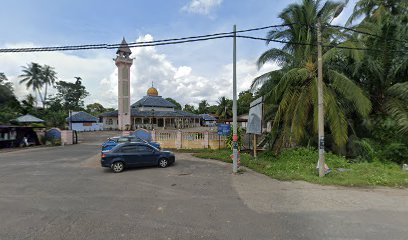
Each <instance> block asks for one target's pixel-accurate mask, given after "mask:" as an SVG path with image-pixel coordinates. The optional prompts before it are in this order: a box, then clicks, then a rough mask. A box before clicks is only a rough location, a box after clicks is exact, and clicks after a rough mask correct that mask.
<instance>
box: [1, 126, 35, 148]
mask: <svg viewBox="0 0 408 240" xmlns="http://www.w3.org/2000/svg"><path fill="white" fill-rule="evenodd" d="M38 144H40V142H39V141H38V137H37V134H36V133H35V132H34V130H33V128H32V127H23V126H10V125H0V148H9V147H19V146H28V145H38Z"/></svg>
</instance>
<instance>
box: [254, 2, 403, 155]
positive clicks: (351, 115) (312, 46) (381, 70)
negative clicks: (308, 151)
mask: <svg viewBox="0 0 408 240" xmlns="http://www.w3.org/2000/svg"><path fill="white" fill-rule="evenodd" d="M342 7H343V3H337V2H331V1H326V2H324V3H323V2H322V1H320V0H303V1H302V2H301V3H299V4H297V3H296V4H291V5H289V6H288V7H287V8H286V9H284V10H283V11H282V12H281V13H280V15H279V18H280V19H281V20H282V23H283V24H288V25H287V26H285V27H281V28H278V29H274V30H271V31H270V32H269V33H268V35H267V38H268V39H271V40H280V41H285V42H287V43H285V44H283V45H282V47H281V48H271V49H269V50H268V51H266V52H265V53H263V54H262V55H261V56H260V57H259V59H258V65H259V66H262V65H263V64H265V63H266V62H269V61H273V62H276V63H278V64H279V66H280V67H281V68H280V69H279V70H276V71H272V72H269V73H266V74H264V75H262V76H259V77H257V78H256V79H255V80H254V81H253V84H252V91H254V92H256V94H255V95H256V96H255V97H257V96H265V99H266V106H265V109H266V117H267V118H268V119H270V120H271V121H272V123H273V129H272V133H271V134H270V136H268V139H269V143H270V144H269V145H270V146H271V147H272V148H273V149H274V151H275V152H276V153H278V152H280V151H282V149H285V148H290V147H293V146H314V147H316V146H317V86H316V77H317V67H316V66H317V49H316V48H317V47H316V42H317V39H316V36H317V33H316V27H315V26H316V24H317V22H318V20H319V19H320V22H321V23H322V26H323V28H322V44H323V45H324V46H325V47H324V48H323V70H324V71H323V81H324V93H325V95H324V105H325V109H326V111H325V125H326V128H325V129H326V133H325V135H326V148H327V149H326V150H328V151H332V152H335V153H337V154H341V155H346V156H347V157H348V158H353V159H358V160H359V161H361V160H364V161H368V162H376V161H377V160H378V159H381V160H386V161H392V162H396V163H403V162H407V161H408V160H407V159H408V157H407V155H405V156H403V154H397V152H405V151H406V149H408V138H407V137H406V133H407V132H408V107H407V106H408V84H407V83H408V82H407V74H408V56H407V54H406V51H407V50H408V49H407V42H406V41H405V40H406V39H408V27H407V26H408V24H407V23H408V17H407V16H408V15H407V14H408V5H407V3H406V2H404V1H393V0H389V1H371V0H370V1H369V0H360V1H358V2H357V4H356V6H355V8H354V11H353V14H352V15H351V16H350V19H349V21H348V23H347V24H348V25H347V26H348V28H341V27H340V28H339V27H333V26H331V25H330V23H331V21H332V19H333V17H334V16H335V15H336V14H337V13H339V12H340V10H341V9H342ZM355 19H362V20H361V21H360V22H358V23H357V24H356V25H352V24H353V23H354V22H355ZM292 23H295V24H292ZM350 29H351V30H350ZM352 30H355V31H352ZM404 39H405V40H404ZM298 42H301V43H304V44H297V43H298ZM268 43H269V41H267V44H268ZM329 46H330V47H329ZM337 46H339V47H342V48H339V47H337ZM364 49H367V50H364ZM316 159H317V158H316Z"/></svg>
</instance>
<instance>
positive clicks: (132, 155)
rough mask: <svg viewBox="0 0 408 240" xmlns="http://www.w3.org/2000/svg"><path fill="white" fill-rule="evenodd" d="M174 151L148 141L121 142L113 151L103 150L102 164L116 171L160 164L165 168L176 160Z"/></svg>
mask: <svg viewBox="0 0 408 240" xmlns="http://www.w3.org/2000/svg"><path fill="white" fill-rule="evenodd" d="M175 160H176V158H175V156H174V153H172V152H170V151H160V150H159V149H157V148H155V147H153V146H151V145H149V144H146V143H135V142H128V143H120V144H118V145H116V146H115V147H114V148H112V150H111V151H107V152H102V155H101V166H102V167H108V168H111V169H112V170H113V172H115V173H119V172H122V171H123V170H124V169H125V168H130V167H144V166H159V167H162V168H165V167H167V166H169V165H170V164H173V163H174V162H175Z"/></svg>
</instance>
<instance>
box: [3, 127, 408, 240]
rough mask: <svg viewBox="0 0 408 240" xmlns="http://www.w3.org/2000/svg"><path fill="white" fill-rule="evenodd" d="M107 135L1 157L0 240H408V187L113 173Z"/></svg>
mask: <svg viewBox="0 0 408 240" xmlns="http://www.w3.org/2000/svg"><path fill="white" fill-rule="evenodd" d="M112 135H115V133H112V132H100V133H85V134H81V135H80V136H79V140H80V141H81V142H80V144H78V145H71V146H63V147H43V148H31V149H30V148H28V149H23V150H19V151H11V152H1V153H0V163H1V166H0V219H1V224H0V239H167V240H168V239H407V236H408V207H407V204H406V202H407V200H408V192H407V190H406V189H402V190H398V189H391V190H390V189H378V190H377V189H376V190H370V189H363V190H361V189H345V188H334V187H322V186H317V185H312V184H305V183H290V182H289V183H282V182H279V181H275V180H273V179H270V178H266V177H264V176H262V175H259V174H256V173H253V172H251V171H245V172H244V173H243V174H241V175H232V174H231V167H230V165H228V164H225V163H221V162H217V161H211V160H201V159H196V158H194V157H192V156H191V155H189V154H180V153H179V154H177V155H176V164H175V165H173V166H170V167H168V168H165V169H161V168H154V167H153V168H139V169H131V170H127V171H125V172H123V173H120V174H114V173H112V172H111V171H110V170H109V169H104V168H101V167H100V165H99V154H100V148H99V147H100V143H101V142H102V141H103V140H104V139H106V138H107V137H108V136H112ZM370 198H376V200H373V201H369V200H367V199H370Z"/></svg>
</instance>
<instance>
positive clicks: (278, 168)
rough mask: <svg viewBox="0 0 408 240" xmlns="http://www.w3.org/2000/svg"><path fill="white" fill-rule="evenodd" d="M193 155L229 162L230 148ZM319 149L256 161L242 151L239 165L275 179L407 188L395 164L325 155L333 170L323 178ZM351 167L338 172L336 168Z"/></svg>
mask: <svg viewBox="0 0 408 240" xmlns="http://www.w3.org/2000/svg"><path fill="white" fill-rule="evenodd" d="M194 152H195V153H194V154H193V155H194V156H196V157H199V158H207V159H216V160H221V161H224V162H229V163H231V162H232V160H231V157H230V155H231V151H230V150H199V151H195V150H194ZM317 159H318V152H317V151H316V150H313V149H308V148H297V149H288V150H285V151H283V152H282V153H281V154H280V155H279V156H274V155H272V154H270V153H264V154H261V155H260V156H259V157H258V159H257V160H254V159H253V157H252V156H250V155H249V154H247V153H243V154H241V166H245V167H248V168H250V169H253V170H254V171H256V172H259V173H262V174H265V175H267V176H270V177H272V178H274V179H278V180H284V181H290V180H303V181H307V182H311V183H318V184H323V185H341V186H359V187H363V186H390V187H408V173H407V172H405V171H402V170H401V168H400V167H399V166H398V165H397V164H395V163H382V162H372V163H366V162H361V163H350V162H348V161H347V159H346V158H344V157H341V156H337V155H334V154H331V153H328V154H326V163H327V165H328V166H329V167H330V168H331V169H332V172H330V173H329V174H327V175H326V176H325V177H324V178H320V177H319V176H318V173H317V170H316V163H317ZM338 168H344V169H350V170H349V171H345V172H340V171H338V170H337V169H338Z"/></svg>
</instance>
